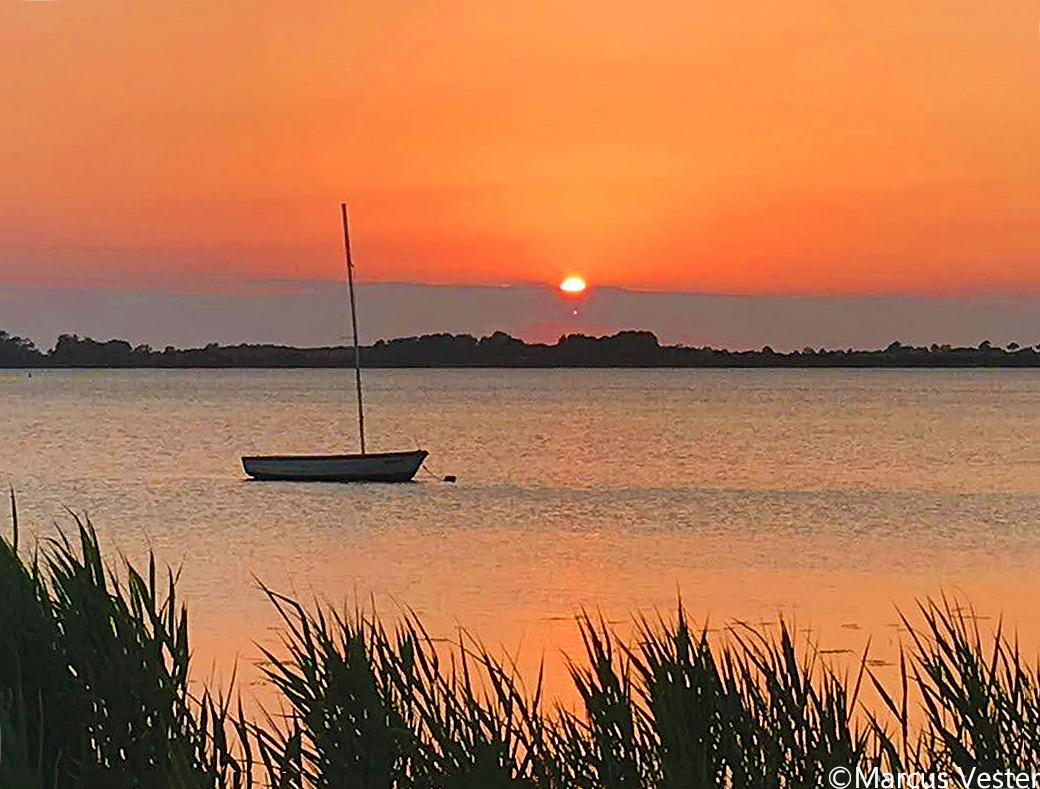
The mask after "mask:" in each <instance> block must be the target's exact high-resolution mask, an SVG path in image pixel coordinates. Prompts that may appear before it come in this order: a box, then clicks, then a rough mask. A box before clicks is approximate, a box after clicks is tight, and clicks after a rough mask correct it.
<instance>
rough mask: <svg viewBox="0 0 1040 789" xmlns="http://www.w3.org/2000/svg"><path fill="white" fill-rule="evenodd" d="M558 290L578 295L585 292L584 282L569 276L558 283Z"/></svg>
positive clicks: (579, 278) (576, 277)
mask: <svg viewBox="0 0 1040 789" xmlns="http://www.w3.org/2000/svg"><path fill="white" fill-rule="evenodd" d="M560 290H562V291H563V292H564V293H570V294H578V293H584V292H585V280H583V279H582V278H581V277H578V276H575V275H573V274H572V275H571V276H569V277H567V278H566V279H564V281H563V282H561V283H560Z"/></svg>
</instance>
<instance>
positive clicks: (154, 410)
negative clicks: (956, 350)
mask: <svg viewBox="0 0 1040 789" xmlns="http://www.w3.org/2000/svg"><path fill="white" fill-rule="evenodd" d="M366 383H367V403H368V411H367V424H368V429H369V437H370V439H369V440H370V444H371V448H372V449H375V450H378V449H405V448H410V447H413V446H415V445H416V443H419V444H421V445H422V446H424V447H426V448H428V449H429V450H430V451H431V458H430V461H429V463H430V465H431V467H432V468H433V470H434V471H435V472H436V474H437V475H439V476H443V475H444V474H448V473H450V474H456V475H458V478H459V481H458V483H457V484H455V485H451V484H445V483H443V482H439V481H436V480H435V479H434V477H433V476H430V475H426V474H421V475H420V478H419V482H418V483H417V484H412V485H328V484H287V483H256V482H248V481H245V480H244V478H243V474H242V472H241V468H240V466H239V462H238V458H239V455H241V454H243V453H265V452H268V453H286V452H304V453H317V452H326V451H327V452H340V451H344V450H351V449H352V448H353V447H354V446H355V443H354V442H355V435H354V422H353V419H354V414H353V409H352V407H351V401H350V399H349V397H350V390H349V384H350V381H349V380H348V378H347V377H346V376H345V375H344V374H343V373H342V372H338V371H232V372H229V371H126V372H105V371H39V372H35V373H34V374H33V377H32V378H31V379H30V378H28V377H27V376H26V374H25V373H24V372H0V409H2V410H0V413H2V415H3V420H2V423H0V424H2V432H0V481H5V482H6V481H7V480H10V482H11V483H12V484H13V485H14V487H15V489H16V490H17V491H18V494H19V500H20V505H21V510H22V514H23V516H24V518H25V520H26V521H27V522H29V523H30V524H31V525H32V527H33V528H34V530H35V531H36V532H37V533H38V534H44V535H46V534H52V533H53V531H52V530H53V525H52V524H53V523H54V522H58V523H67V516H66V515H65V514H64V511H63V507H65V506H67V507H69V508H71V509H73V510H76V511H85V512H87V513H89V514H90V516H91V518H92V519H93V520H94V522H95V523H96V525H97V526H98V529H99V531H100V532H101V534H102V538H103V540H104V541H105V542H106V543H107V544H108V545H110V546H112V547H116V548H118V549H120V550H122V551H124V552H125V553H126V554H128V555H129V556H131V557H140V556H141V555H142V554H143V552H144V551H145V550H146V549H147V547H149V546H150V547H152V548H153V549H154V550H155V551H156V552H157V554H158V555H159V557H160V558H161V559H162V560H163V561H166V562H169V563H171V564H175V565H176V564H182V563H183V589H184V592H185V594H186V596H187V597H188V599H189V602H190V604H191V610H192V613H193V616H194V621H195V627H194V632H195V641H196V645H197V657H198V662H197V664H196V665H197V671H201V670H204V671H206V672H208V671H209V670H210V666H212V665H213V663H214V662H215V663H216V664H217V666H218V673H221V674H223V673H224V670H223V667H226V666H227V665H229V664H230V662H231V660H232V659H234V658H235V656H236V655H237V656H240V657H241V658H242V659H244V660H250V659H252V658H254V657H255V655H256V649H255V647H254V646H253V643H252V642H253V640H261V641H266V640H268V639H270V638H272V635H271V633H270V631H269V628H270V626H271V625H273V624H274V619H273V617H272V616H271V612H270V610H269V608H268V606H267V604H266V603H265V601H264V598H263V596H262V594H261V593H260V592H259V591H258V589H257V587H256V583H255V581H254V576H255V577H257V578H260V579H263V580H264V581H265V582H266V583H268V584H269V585H272V586H274V587H275V588H276V589H279V590H285V591H290V592H295V593H297V594H300V595H304V596H306V597H314V596H316V597H318V598H322V599H327V600H330V601H333V602H336V603H340V602H343V601H347V600H356V599H358V598H360V599H361V600H362V602H364V601H368V600H370V599H374V600H375V601H376V603H377V605H378V606H379V607H380V609H381V610H382V611H384V612H387V613H389V614H394V613H396V612H397V611H398V610H399V606H402V605H407V606H411V607H413V608H414V609H415V610H416V611H418V612H419V613H420V614H421V615H422V616H423V618H424V620H425V621H426V622H427V623H428V624H429V625H430V626H431V628H432V629H433V631H434V632H435V633H437V634H439V635H451V633H452V630H453V627H454V626H455V625H456V623H458V624H462V625H465V626H466V627H467V628H469V629H470V630H472V631H474V632H475V633H476V634H478V635H479V636H480V637H482V639H483V640H484V641H485V642H486V643H488V644H489V645H502V646H504V647H506V648H508V649H509V650H511V651H515V650H517V649H518V648H519V653H520V654H521V656H522V660H523V661H526V662H533V661H534V660H537V659H538V658H539V656H541V655H542V654H543V653H544V654H545V655H546V657H547V659H548V661H549V663H550V675H551V676H552V675H553V671H554V670H555V669H554V668H553V666H557V664H558V662H559V660H558V655H559V650H561V649H562V650H566V651H573V650H574V649H575V648H576V643H575V633H574V627H573V623H572V622H571V621H570V617H571V616H572V615H573V614H574V612H575V611H576V610H577V609H578V608H579V607H581V606H586V607H589V608H593V609H600V610H601V611H603V612H604V613H605V615H606V616H607V617H608V618H609V619H611V620H614V621H617V622H619V623H623V622H625V621H627V620H628V617H629V616H630V614H631V613H633V612H634V611H636V610H643V611H652V609H653V608H655V607H657V608H661V609H668V608H670V607H674V602H675V599H676V597H677V595H678V594H679V593H681V594H682V596H683V600H684V603H685V605H686V606H687V608H689V609H690V610H691V611H692V612H693V613H694V614H696V615H699V616H707V615H710V617H711V621H713V622H717V623H724V622H726V621H729V620H732V619H741V620H746V621H751V622H758V623H769V622H775V620H776V618H777V615H778V613H782V614H783V615H785V616H788V617H795V618H797V621H798V623H799V625H801V626H810V627H812V629H813V631H814V632H815V633H816V634H817V637H818V639H819V642H820V644H821V646H822V647H823V648H825V649H835V650H842V649H855V650H858V649H861V648H862V646H863V644H864V642H865V641H866V638H867V637H868V636H872V637H873V640H874V654H875V656H876V657H877V658H878V660H881V661H884V660H887V659H890V658H891V657H892V656H893V655H894V650H895V644H896V640H897V638H898V634H897V628H896V627H895V622H896V614H895V606H896V605H899V606H903V607H908V606H910V605H912V602H913V600H914V597H915V596H916V595H923V594H929V593H933V594H934V593H936V592H938V591H940V589H946V590H948V591H951V592H963V593H965V594H967V595H968V596H970V598H971V599H972V601H973V603H974V604H975V606H976V607H977V608H978V609H979V611H980V612H981V613H982V614H983V615H986V616H994V615H997V614H999V613H1001V612H1005V613H1006V614H1007V615H1008V617H1009V618H1010V619H1011V620H1012V621H1014V622H1015V623H1017V624H1018V625H1019V626H1020V627H1021V629H1022V631H1023V636H1024V640H1025V642H1026V643H1027V644H1028V643H1037V642H1038V641H1040V639H1037V638H1036V636H1037V635H1040V618H1038V615H1037V613H1036V611H1035V610H1034V606H1033V605H1032V603H1031V600H1032V598H1033V596H1034V594H1035V591H1036V589H1037V586H1038V583H1037V581H1038V580H1040V575H1038V571H1040V529H1038V524H1040V442H1038V440H1037V437H1038V436H1040V374H1038V373H1036V372H1031V371H922V372H918V371H764V370H756V371H646V370H630V371H629V370H626V371H614V370H611V371H591V370H566V371H452V370H444V371H425V370H424V371H374V372H371V373H369V374H368V375H367V379H366ZM765 626H768V625H765ZM619 627H624V625H623V624H619ZM200 666H201V668H199V667H200Z"/></svg>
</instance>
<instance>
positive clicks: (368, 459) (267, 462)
mask: <svg viewBox="0 0 1040 789" xmlns="http://www.w3.org/2000/svg"><path fill="white" fill-rule="evenodd" d="M428 454H429V453H428V452H426V450H423V449H417V450H414V451H411V452H378V453H372V452H370V453H367V454H364V455H267V456H260V457H244V458H242V467H243V468H244V469H245V471H246V474H248V475H249V476H251V477H253V479H264V480H285V481H289V482H408V481H409V480H411V479H412V477H414V476H415V473H416V472H417V471H418V470H419V467H420V466H421V465H422V464H423V461H424V460H426V456H427V455H428Z"/></svg>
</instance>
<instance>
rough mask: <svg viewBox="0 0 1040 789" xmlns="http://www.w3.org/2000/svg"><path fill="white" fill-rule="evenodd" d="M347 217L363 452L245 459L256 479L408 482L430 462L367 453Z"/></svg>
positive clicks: (422, 456)
mask: <svg viewBox="0 0 1040 789" xmlns="http://www.w3.org/2000/svg"><path fill="white" fill-rule="evenodd" d="M340 209H341V211H342V213H343V245H344V249H345V250H346V255H347V282H348V283H349V286H350V321H351V325H352V327H353V329H354V381H355V383H356V386H357V412H358V434H359V437H360V439H361V452H360V453H357V454H353V455H261V456H251V457H243V458H242V467H243V468H244V469H245V471H246V474H248V475H249V476H250V477H253V478H254V479H261V480H286V481H291V482H408V481H409V480H411V479H412V477H414V476H415V473H416V472H417V471H418V470H419V467H420V466H422V464H423V461H424V460H426V457H427V456H428V454H429V453H428V452H426V450H424V449H415V450H410V451H405V452H366V451H365V412H364V405H363V402H362V396H361V350H360V348H359V346H358V329H357V306H356V303H355V299H354V261H353V260H352V258H351V254H350V223H349V221H348V219H347V204H346V203H343V204H341V205H340Z"/></svg>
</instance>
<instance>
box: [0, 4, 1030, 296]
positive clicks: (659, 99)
mask: <svg viewBox="0 0 1040 789" xmlns="http://www.w3.org/2000/svg"><path fill="white" fill-rule="evenodd" d="M0 102H2V105H0V106H2V107H3V115H2V117H0V281H5V282H30V283H38V282H43V283H56V284H81V283H84V282H89V283H104V284H115V285H122V284H128V285H133V286H135V287H136V286H141V285H145V286H147V285H149V284H150V283H151V284H157V283H161V284H167V285H169V284H173V285H175V286H177V287H189V288H191V287H196V288H197V287H203V288H204V287H206V286H205V285H204V284H202V285H200V283H207V282H211V281H214V278H216V277H232V278H236V277H237V278H240V277H250V278H252V277H296V278H333V277H340V276H341V275H342V261H341V257H340V247H339V237H338V236H337V231H338V226H337V221H338V217H337V210H338V202H339V200H340V199H341V198H345V199H347V200H348V201H349V202H350V203H351V206H352V213H353V217H354V220H355V223H356V243H357V250H358V255H359V264H360V265H361V271H362V275H363V278H365V279H368V280H384V281H387V280H391V281H414V282H473V283H486V282H517V281H538V282H541V281H557V280H558V279H559V278H561V277H562V276H563V275H564V274H566V273H569V272H571V271H576V272H580V273H582V274H584V275H585V276H586V278H588V279H589V281H590V282H591V283H609V284H616V285H627V286H634V287H643V288H675V289H688V290H698V291H713V292H745V293H748V292H752V293H753V292H765V293H879V292H882V293H901V292H902V293H905V292H911V293H914V292H929V293H949V292H1019V291H1029V292H1040V40H1038V15H1037V9H1036V6H1035V3H1033V2H1032V1H1031V0H1029V1H1028V2H1027V0H995V1H994V0H870V1H869V2H868V1H867V0H855V2H852V1H851V0H783V1H782V2H781V0H727V2H724V3H719V2H701V1H700V0H697V1H695V2H688V1H684V2H678V1H672V0H668V1H665V0H642V1H641V2H638V3H610V4H604V3H601V2H592V0H552V1H551V2H549V1H547V0H534V1H533V2H532V1H527V2H523V3H520V2H512V3H503V2H494V1H492V0H479V1H478V0H465V1H460V0H436V2H434V0H398V2H396V3H389V4H388V3H386V2H384V1H383V0H379V1H377V0H353V1H352V0H338V2H331V1H330V0H308V2H302V3H301V2H297V1H295V0H294V1H293V2H289V0H266V1H265V2H263V3H255V2H246V1H245V0H219V2H217V1H216V0H206V2H202V1H201V0H177V2H162V3H160V2H142V0H54V1H53V2H29V1H25V0H8V2H5V3H3V4H2V5H0Z"/></svg>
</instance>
